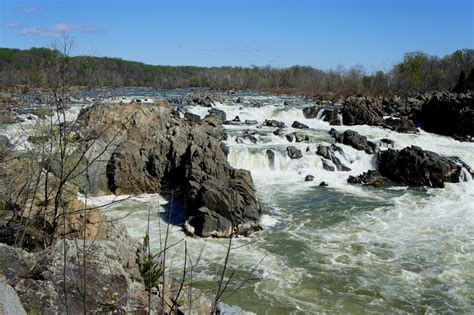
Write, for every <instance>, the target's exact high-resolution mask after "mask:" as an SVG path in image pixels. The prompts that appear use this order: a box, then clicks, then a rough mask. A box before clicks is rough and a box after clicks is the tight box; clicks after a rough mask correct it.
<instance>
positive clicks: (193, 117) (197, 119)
mask: <svg viewBox="0 0 474 315" xmlns="http://www.w3.org/2000/svg"><path fill="white" fill-rule="evenodd" d="M184 118H186V119H187V120H189V121H190V122H193V123H195V124H199V123H200V122H201V117H199V115H196V114H193V113H190V112H186V113H184Z"/></svg>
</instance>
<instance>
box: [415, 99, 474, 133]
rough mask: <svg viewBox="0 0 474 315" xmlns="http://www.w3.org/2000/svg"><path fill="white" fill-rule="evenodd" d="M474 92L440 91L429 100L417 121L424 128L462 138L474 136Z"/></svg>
mask: <svg viewBox="0 0 474 315" xmlns="http://www.w3.org/2000/svg"><path fill="white" fill-rule="evenodd" d="M473 96H474V94H473V93H472V92H469V93H465V94H453V93H438V94H436V95H434V96H433V97H432V98H431V99H430V100H429V101H427V102H426V103H425V104H424V105H423V107H422V109H421V111H420V113H419V114H418V115H417V118H416V119H417V121H418V122H419V123H420V124H421V125H422V127H423V129H425V130H426V131H429V132H434V133H438V134H442V135H448V136H454V137H456V138H458V139H461V140H472V139H473V136H474V98H473Z"/></svg>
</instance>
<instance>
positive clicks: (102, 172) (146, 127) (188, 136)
mask: <svg viewBox="0 0 474 315" xmlns="http://www.w3.org/2000/svg"><path fill="white" fill-rule="evenodd" d="M224 119H225V117H224V115H222V113H220V112H219V111H216V110H212V111H211V112H210V113H209V114H208V115H207V116H206V117H205V118H204V119H202V120H201V119H200V118H199V117H198V118H196V119H195V116H192V115H185V118H184V119H182V118H180V113H179V112H177V111H174V110H171V109H170V108H169V107H167V106H149V105H147V106H143V105H141V104H122V105H97V106H93V107H90V108H87V109H84V110H83V111H82V112H81V113H80V114H79V117H78V118H77V121H76V126H74V130H77V132H76V136H77V141H78V142H79V143H80V144H81V147H82V151H83V152H85V154H86V157H87V158H88V160H89V161H90V162H93V163H91V164H92V165H90V167H89V171H88V173H89V174H88V177H87V178H86V176H82V177H81V181H80V183H79V184H80V185H81V186H82V187H84V189H88V190H89V193H90V194H95V195H99V194H109V193H114V194H136V193H153V192H160V193H170V192H172V191H176V192H177V194H178V195H179V196H180V199H181V200H182V201H183V203H184V209H185V217H186V224H185V229H186V231H187V232H188V233H189V234H191V235H199V236H215V237H225V236H229V235H230V234H232V233H235V234H248V233H251V232H253V231H255V230H258V229H260V225H259V219H260V214H261V209H260V206H259V204H258V202H257V200H256V197H255V189H254V186H253V182H252V177H251V175H250V172H249V171H246V170H242V169H235V168H233V167H231V166H230V164H229V163H228V162H227V159H226V153H225V152H224V150H223V146H222V145H221V144H220V141H221V140H223V139H225V135H224V133H223V130H222V126H221V124H220V123H221V121H222V120H224ZM79 154H81V152H79ZM98 155H100V158H99V159H97V158H96V157H97V156H98Z"/></svg>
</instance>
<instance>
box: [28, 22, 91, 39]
mask: <svg viewBox="0 0 474 315" xmlns="http://www.w3.org/2000/svg"><path fill="white" fill-rule="evenodd" d="M98 32H100V30H99V29H98V28H96V27H95V26H93V25H72V24H67V23H58V24H55V25H52V26H50V27H36V26H31V27H24V28H22V29H21V30H20V32H19V34H20V35H22V36H29V35H33V36H34V35H36V36H48V37H59V36H61V34H64V33H98Z"/></svg>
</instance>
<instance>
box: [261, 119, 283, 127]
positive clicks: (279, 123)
mask: <svg viewBox="0 0 474 315" xmlns="http://www.w3.org/2000/svg"><path fill="white" fill-rule="evenodd" d="M263 125H264V126H266V127H275V128H286V125H285V123H284V122H282V121H278V120H273V119H265V121H264V122H263Z"/></svg>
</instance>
